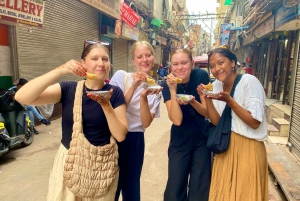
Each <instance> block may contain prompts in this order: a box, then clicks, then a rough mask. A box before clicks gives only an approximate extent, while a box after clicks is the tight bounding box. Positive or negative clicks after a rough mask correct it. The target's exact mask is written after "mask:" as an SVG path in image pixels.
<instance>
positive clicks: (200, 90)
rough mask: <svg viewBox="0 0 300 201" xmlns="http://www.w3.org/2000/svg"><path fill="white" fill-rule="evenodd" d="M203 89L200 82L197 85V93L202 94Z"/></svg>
mask: <svg viewBox="0 0 300 201" xmlns="http://www.w3.org/2000/svg"><path fill="white" fill-rule="evenodd" d="M203 90H205V88H204V84H202V83H201V84H199V85H198V87H197V93H198V94H199V96H203V93H202V91H203Z"/></svg>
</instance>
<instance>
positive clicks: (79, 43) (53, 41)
mask: <svg viewBox="0 0 300 201" xmlns="http://www.w3.org/2000/svg"><path fill="white" fill-rule="evenodd" d="M98 19H99V17H98V11H97V10H96V9H94V8H92V7H90V6H88V5H86V4H84V3H82V2H80V1H68V0H60V1H47V2H46V4H45V14H44V25H43V28H37V27H32V29H31V32H29V31H28V30H29V27H28V26H22V27H19V29H18V37H19V41H18V48H19V65H20V71H21V75H20V77H24V78H26V79H32V78H35V77H37V76H40V75H42V74H44V73H46V72H48V71H50V70H52V69H54V68H56V67H58V66H60V65H62V64H63V63H65V62H67V61H68V60H70V59H75V60H78V61H80V57H81V53H82V49H83V41H84V40H85V39H95V38H99V20H98ZM79 79H81V78H79V77H77V76H73V75H67V76H64V77H62V78H60V79H59V80H58V81H61V80H79Z"/></svg>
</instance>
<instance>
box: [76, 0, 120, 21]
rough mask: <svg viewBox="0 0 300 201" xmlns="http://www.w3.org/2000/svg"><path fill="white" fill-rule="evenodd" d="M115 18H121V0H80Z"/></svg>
mask: <svg viewBox="0 0 300 201" xmlns="http://www.w3.org/2000/svg"><path fill="white" fill-rule="evenodd" d="M80 1H82V2H84V3H86V4H88V5H90V6H92V7H94V8H96V9H98V10H100V11H101V12H103V13H105V14H106V15H109V16H111V17H113V18H115V19H120V0H93V1H92V0H80Z"/></svg>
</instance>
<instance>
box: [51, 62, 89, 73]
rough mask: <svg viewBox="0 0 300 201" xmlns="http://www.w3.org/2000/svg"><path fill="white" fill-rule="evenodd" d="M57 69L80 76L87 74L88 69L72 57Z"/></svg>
mask: <svg viewBox="0 0 300 201" xmlns="http://www.w3.org/2000/svg"><path fill="white" fill-rule="evenodd" d="M56 69H57V70H62V71H63V72H64V74H69V73H72V74H75V75H78V76H85V75H86V69H85V68H84V67H83V66H82V65H81V63H79V62H78V61H75V60H74V59H71V60H70V61H68V62H67V63H65V64H63V65H61V66H59V67H57V68H56Z"/></svg>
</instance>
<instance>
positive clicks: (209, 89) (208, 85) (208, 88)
mask: <svg viewBox="0 0 300 201" xmlns="http://www.w3.org/2000/svg"><path fill="white" fill-rule="evenodd" d="M204 89H205V90H206V91H212V90H213V85H212V84H211V83H210V82H209V83H208V84H207V85H204Z"/></svg>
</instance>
